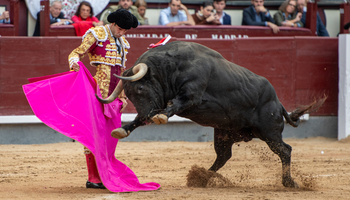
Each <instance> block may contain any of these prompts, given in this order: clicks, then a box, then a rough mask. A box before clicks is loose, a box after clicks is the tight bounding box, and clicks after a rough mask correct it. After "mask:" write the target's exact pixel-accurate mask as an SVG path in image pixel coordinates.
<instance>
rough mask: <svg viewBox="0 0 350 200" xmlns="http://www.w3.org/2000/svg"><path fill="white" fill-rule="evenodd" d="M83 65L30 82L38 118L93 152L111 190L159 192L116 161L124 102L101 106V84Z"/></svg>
mask: <svg viewBox="0 0 350 200" xmlns="http://www.w3.org/2000/svg"><path fill="white" fill-rule="evenodd" d="M79 65H80V70H79V72H65V73H61V74H55V75H50V76H46V77H39V78H32V79H30V80H29V81H30V82H33V81H36V82H33V83H30V84H27V85H23V90H24V93H25V95H26V97H27V99H28V102H29V104H30V106H31V108H32V109H33V112H34V114H35V115H36V116H37V117H38V118H39V119H40V120H41V121H42V122H44V123H45V124H46V125H48V126H49V127H51V128H53V129H54V130H56V131H58V132H60V133H62V134H64V135H66V136H68V137H70V138H72V139H75V140H77V141H79V142H80V143H81V144H83V145H84V146H86V147H87V148H88V149H90V151H91V152H92V153H93V154H94V155H95V159H96V163H97V168H98V171H99V174H100V177H101V180H102V182H103V184H104V185H105V186H106V188H107V189H108V190H110V191H112V192H132V191H146V190H157V189H158V188H159V187H160V185H159V184H158V183H154V182H150V183H144V184H141V183H140V182H139V180H138V178H137V176H136V175H135V174H134V172H133V171H132V170H131V169H130V168H129V167H127V166H126V165H125V164H123V163H122V162H120V161H119V160H117V159H116V158H115V155H114V153H115V149H116V146H117V143H118V139H115V138H113V137H112V136H111V134H110V133H111V131H112V130H113V129H115V128H117V127H121V113H120V112H119V111H120V108H121V105H122V102H121V101H120V100H116V101H114V102H113V103H111V104H106V105H103V104H101V103H100V102H99V101H98V100H97V98H96V97H95V93H96V92H97V94H98V95H99V96H101V94H100V90H99V89H98V86H97V84H96V83H95V81H94V79H93V77H92V76H91V74H90V72H89V71H88V70H87V69H86V68H85V66H84V65H83V63H81V62H79ZM82 151H83V150H82Z"/></svg>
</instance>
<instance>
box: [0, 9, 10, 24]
mask: <svg viewBox="0 0 350 200" xmlns="http://www.w3.org/2000/svg"><path fill="white" fill-rule="evenodd" d="M0 23H4V24H9V23H10V13H9V11H4V12H3V13H2V14H0Z"/></svg>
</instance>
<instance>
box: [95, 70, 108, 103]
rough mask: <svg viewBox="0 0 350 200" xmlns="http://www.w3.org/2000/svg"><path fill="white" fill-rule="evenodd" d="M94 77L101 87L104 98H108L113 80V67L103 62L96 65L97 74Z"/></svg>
mask: <svg viewBox="0 0 350 200" xmlns="http://www.w3.org/2000/svg"><path fill="white" fill-rule="evenodd" d="M94 78H95V79H96V81H97V84H98V87H99V88H100V92H101V95H102V98H104V99H105V98H107V97H108V91H109V84H110V80H111V67H110V66H107V65H103V64H102V65H98V66H96V75H95V76H94Z"/></svg>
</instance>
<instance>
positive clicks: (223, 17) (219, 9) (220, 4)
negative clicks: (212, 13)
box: [213, 0, 231, 25]
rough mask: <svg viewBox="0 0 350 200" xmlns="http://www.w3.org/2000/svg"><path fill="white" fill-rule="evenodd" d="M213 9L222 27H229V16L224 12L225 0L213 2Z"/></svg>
mask: <svg viewBox="0 0 350 200" xmlns="http://www.w3.org/2000/svg"><path fill="white" fill-rule="evenodd" d="M213 5H214V8H215V10H216V15H217V16H218V17H219V21H220V23H221V24H222V25H231V16H230V15H228V14H227V13H225V12H224V9H225V7H226V0H214V3H213Z"/></svg>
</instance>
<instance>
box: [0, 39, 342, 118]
mask: <svg viewBox="0 0 350 200" xmlns="http://www.w3.org/2000/svg"><path fill="white" fill-rule="evenodd" d="M158 40H159V39H154V38H129V42H130V45H131V49H130V51H129V54H128V61H127V67H131V66H132V65H133V63H134V62H135V61H136V59H137V58H138V57H139V56H140V55H142V53H144V52H145V51H147V47H148V45H149V44H151V43H156V42H158ZM175 40H179V39H177V38H173V39H172V40H171V41H175ZM181 40H185V39H181ZM186 41H192V42H197V43H200V44H203V45H205V46H208V47H210V48H212V49H214V50H216V51H218V52H220V53H221V54H222V55H223V56H224V57H225V58H226V59H228V60H229V61H232V62H235V63H236V64H239V65H241V66H243V67H246V68H248V69H250V70H251V71H253V72H255V73H257V74H259V75H262V76H264V77H266V78H267V79H268V80H269V81H270V82H271V83H272V85H273V86H274V87H275V89H276V92H277V95H278V97H279V99H280V101H281V102H282V103H283V105H284V106H285V107H286V109H287V111H291V110H292V109H294V108H295V107H297V106H298V105H301V104H309V103H310V102H311V101H313V98H315V97H321V96H322V95H323V94H327V95H328V99H327V101H326V102H325V104H324V106H323V107H321V109H320V110H319V111H318V112H315V113H313V114H312V115H314V116H336V115H337V109H338V96H337V95H338V39H337V38H318V37H274V38H272V37H271V38H266V37H265V38H241V39H232V40H212V39H196V40H186ZM80 42H81V38H79V37H37V38H29V37H0V116H6V115H32V114H33V113H32V111H31V109H30V107H29V105H28V102H27V100H26V98H25V96H24V94H23V91H22V85H23V84H27V83H28V81H27V78H30V77H38V76H45V75H50V74H55V73H61V72H64V71H67V70H68V59H67V57H68V54H69V53H70V52H71V51H72V50H73V49H74V48H76V47H77V46H78V45H79V44H80ZM83 62H84V64H85V65H86V66H87V67H88V68H89V70H90V71H91V73H92V74H94V73H95V72H94V71H95V69H94V68H93V67H91V66H90V65H89V62H88V58H87V56H86V57H85V58H84V59H83ZM127 112H128V113H135V112H136V111H135V109H134V108H133V106H132V105H131V103H130V105H129V107H128V108H127Z"/></svg>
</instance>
